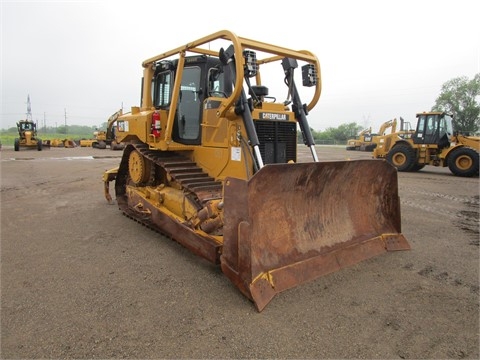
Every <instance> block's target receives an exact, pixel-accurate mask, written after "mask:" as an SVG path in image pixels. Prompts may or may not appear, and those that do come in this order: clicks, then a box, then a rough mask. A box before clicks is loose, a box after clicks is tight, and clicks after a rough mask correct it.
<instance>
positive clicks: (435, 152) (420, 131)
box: [373, 111, 480, 177]
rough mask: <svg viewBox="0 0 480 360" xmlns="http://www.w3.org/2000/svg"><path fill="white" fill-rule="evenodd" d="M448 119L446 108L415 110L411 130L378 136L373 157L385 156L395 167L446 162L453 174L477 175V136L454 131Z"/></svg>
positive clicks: (404, 168) (414, 168) (479, 150)
mask: <svg viewBox="0 0 480 360" xmlns="http://www.w3.org/2000/svg"><path fill="white" fill-rule="evenodd" d="M452 120H453V119H452V116H451V115H450V114H447V113H446V112H439V111H434V112H423V113H418V114H417V127H416V130H415V131H413V132H411V131H409V132H408V135H409V136H403V137H402V136H401V134H399V133H392V134H388V135H385V136H382V137H379V138H378V139H377V142H378V146H377V147H376V148H375V149H374V150H373V157H374V158H376V159H386V160H387V161H388V162H389V163H390V164H392V165H393V166H395V167H396V168H397V169H398V171H418V170H421V169H423V168H424V167H425V166H426V165H432V166H441V167H447V166H448V168H449V169H450V171H451V172H452V173H453V174H454V175H456V176H464V177H470V176H477V175H478V174H479V155H480V137H478V136H465V135H461V134H459V133H458V132H455V131H454V129H453V123H452Z"/></svg>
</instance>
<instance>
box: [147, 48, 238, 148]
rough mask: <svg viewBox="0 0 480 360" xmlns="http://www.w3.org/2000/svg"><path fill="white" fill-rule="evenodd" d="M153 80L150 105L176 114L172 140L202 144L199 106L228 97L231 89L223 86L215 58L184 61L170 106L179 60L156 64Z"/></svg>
mask: <svg viewBox="0 0 480 360" xmlns="http://www.w3.org/2000/svg"><path fill="white" fill-rule="evenodd" d="M156 65H157V66H156V71H155V74H154V78H153V79H152V82H153V84H152V87H153V94H152V96H153V99H152V100H153V105H154V106H155V108H157V109H163V110H168V111H170V110H173V111H175V121H174V124H173V131H172V138H173V140H174V141H176V142H179V143H181V144H188V145H199V144H200V143H201V123H202V110H203V107H202V104H203V101H204V100H205V99H206V98H207V97H210V96H215V97H227V96H229V95H230V94H231V89H229V88H228V86H226V83H225V81H224V73H223V71H222V70H221V65H220V61H219V59H218V58H214V57H207V56H205V55H197V56H189V57H186V58H185V67H184V68H183V73H182V80H181V84H180V96H179V98H178V103H177V104H176V106H175V105H174V106H172V104H171V101H172V95H173V94H172V89H173V86H174V81H175V78H176V75H177V71H178V70H179V69H178V59H176V60H172V61H162V62H159V63H158V64H156Z"/></svg>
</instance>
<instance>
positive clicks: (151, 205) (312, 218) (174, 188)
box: [103, 31, 409, 311]
mask: <svg viewBox="0 0 480 360" xmlns="http://www.w3.org/2000/svg"><path fill="white" fill-rule="evenodd" d="M257 55H258V56H261V58H257ZM299 64H301V67H300V68H299V66H300V65H299ZM143 68H144V70H143V81H142V102H141V105H140V106H139V107H132V109H131V112H129V113H125V114H122V115H120V116H119V117H118V120H117V125H118V126H117V128H118V131H117V139H118V140H120V141H121V142H124V143H125V149H124V151H123V156H122V159H121V161H120V164H119V167H118V168H115V169H112V170H108V171H106V172H105V173H104V175H103V180H104V192H105V197H106V198H107V200H109V201H112V196H111V195H110V193H109V183H110V182H111V181H114V182H115V186H114V187H115V196H116V201H117V203H118V206H119V208H120V209H121V211H122V212H123V213H124V214H125V215H127V216H128V217H130V218H132V219H134V220H136V222H140V223H141V224H143V225H145V226H148V227H150V228H152V229H155V230H157V231H159V232H161V233H163V234H165V235H167V236H169V237H171V238H173V239H175V240H176V241H178V242H179V243H181V244H182V245H183V246H185V247H186V248H188V249H190V250H191V251H193V252H194V253H195V254H197V255H199V256H201V257H203V258H205V259H207V260H208V261H211V262H212V263H215V264H220V266H221V269H222V271H223V272H224V274H225V275H226V276H227V277H228V278H229V279H230V280H231V281H232V283H233V284H234V285H235V286H236V287H237V288H238V289H239V290H240V291H241V292H242V293H243V294H244V295H245V296H246V297H248V298H249V299H251V300H252V301H253V302H254V303H255V305H256V308H257V309H258V311H261V310H262V309H263V308H264V307H265V306H266V305H267V304H268V303H269V301H270V300H271V299H272V298H273V297H274V296H275V295H276V294H277V293H279V292H281V291H283V290H286V289H289V288H292V287H294V286H297V285H299V284H301V283H304V282H306V281H310V280H313V279H316V278H318V277H319V276H322V275H324V274H327V273H330V272H332V271H336V270H339V269H341V268H344V267H346V266H349V265H352V264H355V263H358V262H359V261H362V260H364V259H367V258H370V257H373V256H376V255H379V254H381V253H384V252H386V251H391V250H406V249H409V244H408V242H407V240H406V239H405V238H404V236H403V235H402V234H401V219H400V203H399V198H398V186H397V171H396V169H395V168H394V167H393V166H391V165H390V164H388V163H387V162H385V161H378V160H373V159H370V160H368V159H367V160H356V161H324V162H319V161H318V158H317V153H316V151H315V145H314V142H313V138H312V134H311V133H310V127H309V124H308V122H307V114H308V112H309V111H311V110H312V109H313V107H314V106H315V105H316V103H317V101H318V99H319V97H320V93H321V79H320V64H319V62H318V59H317V57H316V56H315V55H313V54H312V53H311V52H309V51H306V50H301V51H295V50H291V49H287V48H284V47H280V46H275V45H270V44H266V43H263V42H258V41H255V40H251V39H247V38H242V37H238V36H237V35H235V34H234V33H232V32H230V31H219V32H217V33H214V34H211V35H208V36H205V37H203V38H201V39H198V40H195V41H193V42H189V43H188V44H186V45H182V46H180V47H178V48H176V49H173V50H170V51H167V52H163V53H162V54H160V55H158V56H154V57H152V58H150V59H147V60H145V61H144V62H143ZM260 71H262V75H264V77H261V75H260V74H261V73H260ZM269 71H270V72H269ZM298 71H299V73H297V72H298ZM275 73H276V75H275ZM297 74H298V75H297ZM299 76H300V79H301V80H300V83H301V84H302V85H303V86H305V87H306V88H305V89H304V92H305V93H307V94H308V95H307V96H308V98H309V102H308V103H303V102H302V101H301V99H300V92H299V90H298V88H297V80H296V78H297V77H299ZM264 81H265V82H264ZM267 82H268V83H271V84H272V85H273V84H275V83H276V84H277V85H278V86H280V85H281V86H282V87H283V89H284V90H283V93H284V95H285V98H284V99H282V100H280V101H277V97H274V96H271V95H270V91H269V88H268V87H267V85H268V84H267ZM276 90H278V91H282V90H281V88H279V89H276ZM277 96H281V95H277ZM298 126H299V127H300V129H301V131H302V134H303V138H304V142H305V144H306V145H307V146H308V147H309V148H310V152H311V155H312V161H311V162H307V163H297V143H296V139H297V128H298ZM132 226H138V225H137V224H136V223H135V222H132Z"/></svg>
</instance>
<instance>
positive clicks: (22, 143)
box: [13, 119, 49, 151]
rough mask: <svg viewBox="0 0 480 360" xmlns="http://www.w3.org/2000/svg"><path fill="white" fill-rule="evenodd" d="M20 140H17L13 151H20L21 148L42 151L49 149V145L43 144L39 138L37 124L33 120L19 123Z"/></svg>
mask: <svg viewBox="0 0 480 360" xmlns="http://www.w3.org/2000/svg"><path fill="white" fill-rule="evenodd" d="M17 130H18V136H19V137H18V138H15V140H14V143H13V149H14V150H15V151H20V149H21V148H26V149H37V150H38V151H42V149H43V148H44V147H49V144H48V143H45V144H44V143H43V142H42V139H40V138H38V137H37V124H35V123H34V122H33V121H31V120H28V119H27V120H20V121H19V122H17Z"/></svg>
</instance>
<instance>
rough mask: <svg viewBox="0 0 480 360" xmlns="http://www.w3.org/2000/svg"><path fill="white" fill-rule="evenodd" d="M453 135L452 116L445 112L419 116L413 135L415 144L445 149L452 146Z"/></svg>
mask: <svg viewBox="0 0 480 360" xmlns="http://www.w3.org/2000/svg"><path fill="white" fill-rule="evenodd" d="M452 135H453V125H452V116H451V115H449V114H446V113H444V112H431V113H420V114H417V129H416V130H415V133H414V134H413V142H414V143H415V144H428V145H437V146H438V148H439V149H443V148H446V147H449V146H450V138H451V136H452Z"/></svg>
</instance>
